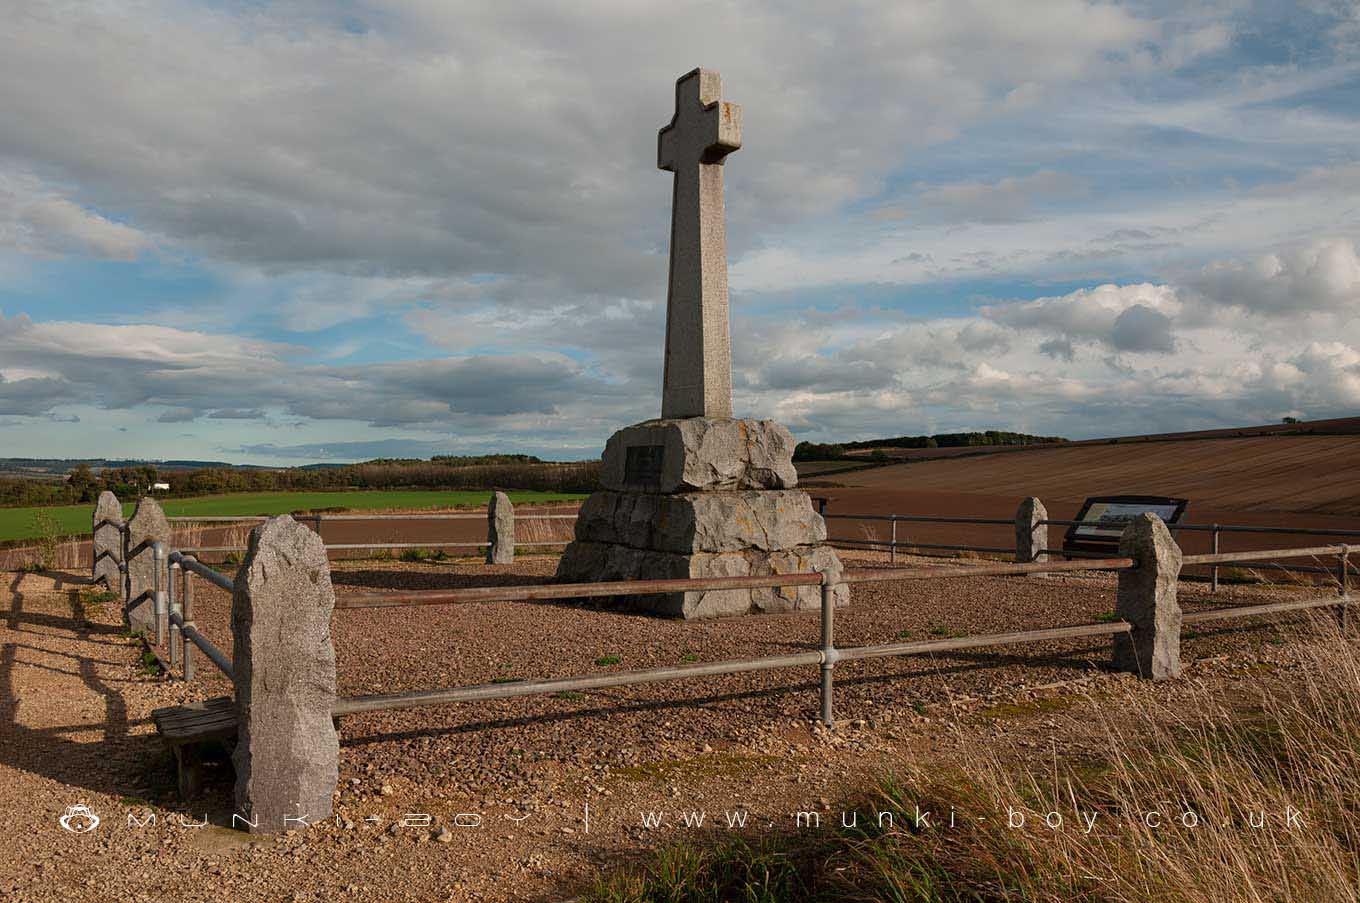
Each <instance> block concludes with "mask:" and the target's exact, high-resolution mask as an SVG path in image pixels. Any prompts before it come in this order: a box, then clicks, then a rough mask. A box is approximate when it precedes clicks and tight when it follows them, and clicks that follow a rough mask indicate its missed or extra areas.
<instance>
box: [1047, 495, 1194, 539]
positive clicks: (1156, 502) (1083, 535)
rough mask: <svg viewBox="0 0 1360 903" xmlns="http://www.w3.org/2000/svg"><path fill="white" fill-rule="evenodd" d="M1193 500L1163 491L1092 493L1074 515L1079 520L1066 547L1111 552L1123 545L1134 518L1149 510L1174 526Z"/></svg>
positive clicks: (1068, 536) (1071, 530) (1070, 530)
mask: <svg viewBox="0 0 1360 903" xmlns="http://www.w3.org/2000/svg"><path fill="white" fill-rule="evenodd" d="M1189 504H1190V502H1189V500H1188V499H1177V498H1169V497H1167V496H1160V495H1099V496H1092V497H1090V498H1088V499H1087V500H1086V501H1085V502H1084V503H1082V506H1081V510H1080V511H1078V512H1077V516H1076V517H1075V518H1073V520H1075V521H1076V522H1077V523H1075V524H1073V525H1072V526H1070V527H1068V528H1067V535H1066V536H1065V537H1064V538H1063V551H1064V552H1069V551H1072V552H1109V551H1111V549H1112V547H1114V546H1118V545H1119V537H1120V535H1121V534H1122V533H1123V532H1124V527H1125V526H1126V525H1127V524H1128V522H1129V521H1130V520H1131V519H1132V518H1134V517H1137V516H1138V515H1139V514H1143V513H1144V512H1147V513H1151V514H1155V515H1157V516H1158V517H1160V518H1161V519H1162V520H1163V521H1164V522H1165V523H1166V524H1167V525H1168V526H1170V525H1172V524H1176V523H1178V522H1179V521H1180V519H1181V516H1182V515H1183V514H1185V509H1186V506H1188V505H1189Z"/></svg>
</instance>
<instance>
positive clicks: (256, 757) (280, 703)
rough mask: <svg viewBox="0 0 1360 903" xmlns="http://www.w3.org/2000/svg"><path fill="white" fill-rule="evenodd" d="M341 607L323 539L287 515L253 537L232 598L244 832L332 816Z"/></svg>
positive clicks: (239, 794)
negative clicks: (335, 626) (334, 614)
mask: <svg viewBox="0 0 1360 903" xmlns="http://www.w3.org/2000/svg"><path fill="white" fill-rule="evenodd" d="M334 607H335V593H334V592H333V591H332V589H331V575H330V564H329V562H328V561H327V560H326V547H325V546H324V545H323V544H322V542H321V537H319V536H317V535H316V533H314V532H313V531H311V530H309V529H307V528H306V527H304V526H302V525H301V524H299V523H297V522H296V521H294V520H293V519H292V518H291V517H289V516H287V515H284V516H282V517H274V518H270V519H269V520H267V521H265V522H264V523H263V524H261V525H260V526H258V527H256V528H255V529H254V530H252V531H251V532H250V543H249V547H248V550H247V552H246V557H245V561H244V562H242V564H241V568H240V570H239V571H237V573H236V589H235V591H234V592H233V593H232V600H231V630H232V639H233V649H232V670H233V671H234V672H235V674H236V717H237V725H238V726H237V741H236V750H235V752H234V753H233V754H232V763H233V764H234V765H235V766H236V808H237V814H238V816H239V821H238V822H236V825H235V826H237V827H244V828H246V829H247V830H249V831H251V832H254V833H264V834H272V833H277V832H279V831H287V830H289V829H292V828H303V827H306V826H307V825H310V824H315V823H316V822H317V821H319V820H321V819H324V818H327V817H329V816H330V814H331V797H332V794H333V793H334V792H335V782H336V779H337V775H338V762H339V755H340V743H339V739H338V738H337V736H336V733H335V726H334V723H333V722H332V720H331V709H332V708H333V707H334V705H335V648H334V646H333V645H332V644H331V611H332V609H334Z"/></svg>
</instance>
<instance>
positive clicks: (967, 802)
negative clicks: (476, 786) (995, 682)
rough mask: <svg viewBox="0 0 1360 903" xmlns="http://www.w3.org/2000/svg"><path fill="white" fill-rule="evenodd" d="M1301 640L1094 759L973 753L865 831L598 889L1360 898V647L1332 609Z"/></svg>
mask: <svg viewBox="0 0 1360 903" xmlns="http://www.w3.org/2000/svg"><path fill="white" fill-rule="evenodd" d="M1296 641H1297V651H1298V655H1299V661H1300V665H1299V667H1297V668H1295V669H1291V670H1289V671H1287V672H1286V671H1278V672H1272V673H1267V674H1262V675H1258V676H1256V677H1255V682H1254V683H1246V684H1243V683H1241V682H1236V683H1231V684H1228V685H1226V686H1227V687H1228V689H1227V690H1225V685H1223V684H1219V685H1217V686H1213V685H1210V684H1200V685H1198V686H1196V687H1194V688H1192V689H1189V690H1188V693H1187V694H1178V695H1177V697H1176V698H1177V700H1178V702H1177V704H1176V705H1177V708H1176V710H1175V711H1174V712H1168V711H1167V710H1166V709H1165V708H1163V706H1162V704H1161V703H1159V702H1158V699H1157V697H1158V696H1160V695H1161V694H1158V693H1156V692H1155V691H1151V690H1150V689H1149V688H1148V687H1147V686H1146V685H1143V686H1139V687H1137V688H1136V689H1134V690H1133V691H1131V693H1130V698H1129V699H1127V700H1123V701H1122V702H1121V704H1119V705H1117V706H1114V707H1112V708H1111V710H1110V712H1109V714H1107V715H1106V716H1105V717H1104V723H1103V724H1102V725H1101V730H1102V732H1103V734H1104V740H1105V743H1104V754H1103V755H1102V756H1100V757H1099V758H1098V759H1097V760H1095V761H1088V762H1075V761H1070V760H1064V759H1061V758H1059V757H1057V756H1056V755H1054V756H1053V757H1051V758H1050V760H1049V761H1048V762H1047V763H1046V764H1044V765H1043V766H1036V765H1035V764H1034V763H1033V761H1030V762H1017V761H1013V760H1007V759H1006V758H1005V757H1003V755H1001V754H999V753H998V752H996V751H994V750H988V749H986V748H982V747H981V746H980V745H978V744H961V748H962V749H964V750H965V752H964V753H963V754H962V758H961V759H959V760H957V761H956V762H954V763H952V765H953V769H952V770H951V771H950V772H949V773H942V772H941V771H940V770H939V769H938V766H935V767H929V768H927V767H921V766H915V765H909V766H905V767H903V768H902V769H901V770H899V771H898V772H897V773H896V774H895V775H893V776H892V777H890V778H885V779H884V780H882V781H881V782H880V783H879V785H878V786H877V787H875V788H873V789H872V790H870V791H869V792H867V793H864V794H862V795H861V796H860V797H859V798H858V805H847V806H846V807H845V808H846V809H847V810H853V811H855V812H857V813H858V818H857V819H856V820H855V821H856V822H857V824H856V826H855V827H854V828H851V829H844V828H841V829H837V830H834V831H827V832H824V833H822V834H821V835H820V836H817V837H809V836H808V835H807V834H806V833H796V832H790V833H787V834H785V835H781V836H778V837H777V839H775V840H771V839H770V838H767V839H766V840H765V841H764V842H762V844H761V846H759V847H751V846H748V845H747V844H746V843H744V842H742V843H735V844H734V843H731V842H728V843H725V844H719V845H718V849H716V850H714V849H709V850H696V849H692V848H690V849H686V848H679V849H676V850H670V851H666V852H664V853H663V854H660V855H659V856H658V858H657V859H656V861H655V862H654V863H653V864H652V865H650V866H648V867H644V868H641V869H637V870H634V871H632V872H630V873H629V874H627V875H625V876H621V877H618V878H614V879H610V880H608V881H605V882H602V883H601V884H600V886H599V887H597V888H596V890H595V891H594V892H593V896H590V897H588V899H594V900H608V901H620V903H622V901H648V900H668V901H670V900H674V901H681V900H684V901H700V900H703V901H717V900H726V899H738V900H769V901H775V900H795V899H799V900H864V899H871V900H901V901H907V900H913V901H963V900H969V901H1044V903H1050V901H1051V903H1057V901H1071V900H1079V901H1101V903H1135V901H1139V903H1141V901H1172V903H1181V901H1184V903H1191V901H1194V903H1204V901H1207V903H1243V901H1249V903H1250V901H1262V903H1264V901H1284V900H1298V901H1323V900H1326V901H1356V900H1360V857H1358V856H1357V852H1358V851H1360V825H1357V819H1356V816H1357V809H1358V808H1360V641H1357V639H1356V638H1354V637H1342V636H1341V635H1339V633H1338V632H1337V630H1336V628H1335V626H1334V621H1333V620H1332V619H1330V618H1327V617H1319V618H1316V619H1314V620H1312V621H1311V622H1309V623H1308V624H1307V625H1306V626H1304V627H1302V628H1300V633H1299V635H1298V636H1297V637H1296ZM1244 686H1245V688H1246V689H1245V690H1243V689H1242V688H1243V687H1244ZM918 807H919V809H920V810H921V811H929V812H931V813H933V815H932V818H931V821H932V823H933V824H932V827H930V828H922V827H920V826H919V824H918V822H917V820H916V815H917V811H918ZM951 812H952V813H953V814H954V821H955V826H954V827H952V828H950V827H948V820H949V817H950V813H951ZM1293 813H1296V814H1293ZM1291 814H1293V815H1292V817H1291ZM1092 819H1093V820H1092ZM1022 820H1023V825H1022V824H1021V822H1022ZM772 844H773V846H772Z"/></svg>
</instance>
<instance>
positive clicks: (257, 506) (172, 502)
mask: <svg viewBox="0 0 1360 903" xmlns="http://www.w3.org/2000/svg"><path fill="white" fill-rule="evenodd" d="M489 496H490V493H489V492H485V491H480V492H472V491H447V492H441V491H438V490H391V491H384V490H373V491H367V490H358V491H354V492H242V493H234V494H229V495H206V496H198V497H196V498H187V499H167V500H165V501H164V502H162V505H163V506H164V507H165V513H166V514H167V515H169V516H170V517H180V516H185V515H203V516H208V515H222V516H234V515H253V514H287V513H288V512H291V511H310V510H315V509H317V508H348V509H350V510H353V511H383V510H387V509H412V510H419V509H430V508H455V507H460V506H468V505H485V504H486V501H487V498H488V497H489ZM509 496H510V500H511V501H513V502H514V503H515V504H516V505H520V504H530V505H541V504H544V503H547V502H565V501H575V500H577V499H582V498H585V496H583V495H578V494H573V493H561V492H511V493H509ZM133 507H134V505H132V504H130V503H124V505H123V514H124V516H125V517H126V516H131V514H132V509H133ZM93 510H94V506H93V505H61V506H56V507H51V508H0V542H3V541H6V540H14V539H30V538H32V537H35V536H36V535H37V531H36V530H35V528H34V523H33V515H34V514H35V513H36V512H38V511H46V512H47V513H48V514H50V515H52V518H53V519H54V520H55V521H56V522H57V525H58V527H59V528H60V530H61V532H62V533H63V534H78V533H89V532H90V516H91V514H92V512H93Z"/></svg>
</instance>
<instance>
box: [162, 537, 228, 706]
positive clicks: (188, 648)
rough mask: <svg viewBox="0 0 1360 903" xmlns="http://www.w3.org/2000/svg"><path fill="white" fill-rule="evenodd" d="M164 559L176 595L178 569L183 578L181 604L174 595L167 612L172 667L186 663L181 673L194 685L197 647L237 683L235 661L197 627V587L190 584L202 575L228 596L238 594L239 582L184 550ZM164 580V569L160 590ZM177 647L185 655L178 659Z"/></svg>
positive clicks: (177, 550) (168, 577)
mask: <svg viewBox="0 0 1360 903" xmlns="http://www.w3.org/2000/svg"><path fill="white" fill-rule="evenodd" d="M157 545H158V546H160V545H161V544H159V543H158V544H157ZM163 559H164V561H165V565H166V568H165V572H166V575H167V580H166V582H167V583H168V584H169V586H170V590H171V593H172V594H173V588H174V573H173V570H174V569H175V568H178V569H179V571H180V573H181V575H182V580H181V584H182V592H181V604H175V603H174V601H173V595H172V596H171V604H170V605H169V606H168V608H169V610H168V612H167V618H166V620H167V621H168V623H169V624H170V626H171V627H172V628H173V630H172V633H171V636H170V664H171V667H173V666H174V665H175V664H177V659H179V660H182V661H183V664H182V665H181V669H182V672H183V675H184V679H185V681H192V680H193V679H194V659H193V648H194V647H197V648H198V649H199V650H201V651H202V652H203V654H204V655H206V656H207V657H208V661H210V662H212V663H213V664H214V665H215V666H217V669H218V670H219V671H221V672H222V673H223V674H225V675H226V676H227V678H228V679H229V680H232V681H235V679H236V676H235V673H234V671H233V670H232V664H231V659H229V658H227V656H226V653H224V652H223V651H222V650H221V649H219V648H217V646H215V645H214V644H213V642H212V641H211V640H209V639H208V638H207V637H205V636H204V635H203V634H202V633H200V632H199V630H198V626H197V625H196V624H195V623H194V618H193V614H194V612H193V584H192V582H191V581H190V576H191V575H192V574H198V575H199V576H201V577H203V578H204V579H206V580H208V581H209V582H210V583H212V584H214V585H216V586H220V587H222V588H223V589H225V590H227V591H228V592H234V591H235V588H236V583H235V581H233V580H232V579H231V578H230V577H227V576H226V575H225V574H219V573H218V572H217V571H214V570H213V569H212V568H210V567H207V566H206V565H204V564H202V563H201V562H199V561H198V559H196V558H194V557H193V556H192V555H186V554H184V551H183V550H181V549H175V550H172V551H170V552H168V553H165V554H164V555H163ZM160 580H161V569H160V567H157V569H156V581H157V585H158V586H159V584H160ZM158 609H159V606H158ZM156 623H157V625H158V626H159V624H160V616H159V614H158V615H157V618H156ZM176 631H177V632H178V634H179V637H178V638H176V637H175V635H174V632H176ZM156 643H157V645H159V644H160V643H161V637H160V633H159V631H158V632H157V637H156ZM176 647H180V648H181V654H180V655H178V656H177V655H176Z"/></svg>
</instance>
